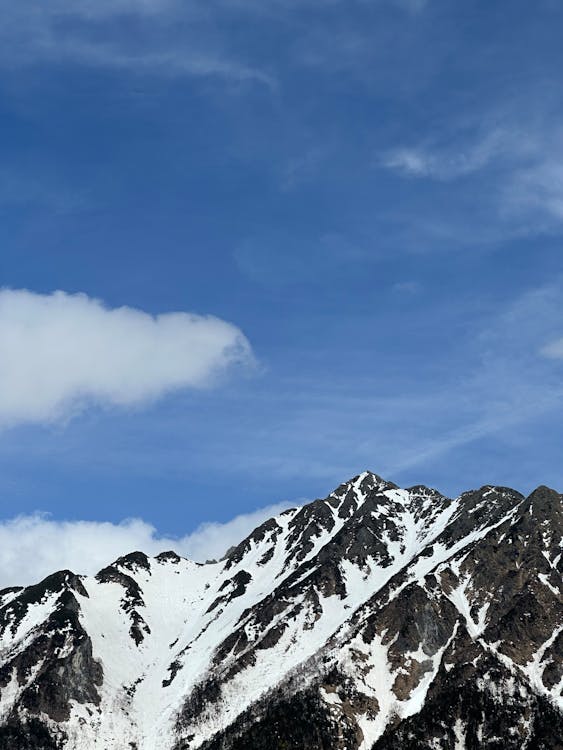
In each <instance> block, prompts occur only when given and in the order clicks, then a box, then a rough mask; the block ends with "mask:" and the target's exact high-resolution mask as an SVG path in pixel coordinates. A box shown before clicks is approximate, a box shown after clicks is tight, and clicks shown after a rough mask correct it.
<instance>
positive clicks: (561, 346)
mask: <svg viewBox="0 0 563 750" xmlns="http://www.w3.org/2000/svg"><path fill="white" fill-rule="evenodd" d="M540 353H541V354H543V356H544V357H547V358H548V359H563V339H562V338H560V339H556V340H555V341H551V342H550V343H549V344H546V346H544V347H543V348H542V349H540Z"/></svg>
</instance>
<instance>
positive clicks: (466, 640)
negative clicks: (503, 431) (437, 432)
mask: <svg viewBox="0 0 563 750" xmlns="http://www.w3.org/2000/svg"><path fill="white" fill-rule="evenodd" d="M562 537H563V502H562V496H561V495H560V494H558V493H557V492H555V491H554V490H551V489H548V488H547V487H539V488H538V489H537V490H535V491H534V492H533V493H532V494H531V495H530V496H529V497H527V498H525V497H523V496H522V495H521V494H520V493H518V492H516V491H514V490H511V489H508V488H505V487H494V486H486V487H482V488H481V489H479V490H475V491H471V492H466V493H464V494H462V495H461V496H460V497H458V498H457V499H455V500H451V499H448V498H446V497H444V496H442V495H441V494H440V493H439V492H437V491H436V490H433V489H429V488H427V487H422V486H417V487H411V488H409V489H399V488H398V487H397V486H396V485H394V484H392V483H390V482H386V481H385V480H383V479H381V477H378V476H377V475H375V474H372V473H370V472H365V473H363V474H360V475H359V476H357V477H355V478H353V479H352V480H350V481H348V482H346V483H344V484H342V485H341V486H340V487H338V488H337V489H336V490H335V491H334V492H333V493H331V494H330V495H329V496H328V497H327V498H325V499H324V500H316V501H314V502H312V503H310V504H308V505H305V506H303V507H302V508H295V509H292V510H288V511H286V512H285V513H282V514H281V515H280V516H277V517H276V518H272V519H270V520H269V521H266V523H263V524H262V525H261V526H259V527H258V528H257V529H255V530H254V531H253V532H252V534H251V535H250V536H249V537H247V538H246V539H244V540H243V541H241V543H240V544H239V545H238V546H236V547H234V548H232V549H231V550H229V552H228V553H227V555H226V557H225V559H223V560H221V561H220V562H211V563H206V564H204V565H201V564H198V563H195V562H191V561H189V560H186V559H184V558H181V557H179V556H178V555H176V554H175V553H174V552H165V553H162V554H160V555H158V556H157V557H155V558H148V557H147V556H146V555H144V554H143V553H142V552H134V553H132V554H130V555H127V556H125V557H122V558H119V559H118V560H116V561H115V562H114V563H112V564H111V565H109V566H108V567H106V568H104V569H103V570H101V571H100V572H99V573H98V574H97V575H96V576H95V577H89V576H80V575H76V574H74V573H72V572H71V571H68V570H64V571H60V572H58V573H54V574H53V575H51V576H49V577H48V578H46V579H45V580H44V581H42V582H41V583H39V584H37V585H35V586H29V587H27V588H11V589H6V590H4V591H1V592H0V750H55V749H60V750H62V749H63V748H64V749H65V750H67V749H72V750H94V749H96V750H195V749H196V748H200V749H201V750H359V749H361V750H399V749H400V750H410V749H413V750H414V749H415V748H416V749H419V748H435V749H437V750H450V749H451V750H464V749H467V750H474V749H476V748H489V749H491V750H497V749H498V750H501V749H502V750H512V749H514V750H521V749H522V748H529V749H530V750H541V749H544V750H548V749H549V750H563V584H562V573H563V555H562V552H563V550H562V545H563V542H562Z"/></svg>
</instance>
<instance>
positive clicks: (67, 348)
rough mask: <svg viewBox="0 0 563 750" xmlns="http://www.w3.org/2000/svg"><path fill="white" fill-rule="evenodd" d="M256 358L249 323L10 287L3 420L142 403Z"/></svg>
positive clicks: (5, 311) (3, 315)
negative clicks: (245, 329) (244, 326)
mask: <svg viewBox="0 0 563 750" xmlns="http://www.w3.org/2000/svg"><path fill="white" fill-rule="evenodd" d="M251 361H252V353H251V349H250V345H249V343H248V341H247V340H246V338H245V337H244V335H243V334H242V333H241V331H240V330H239V329H238V328H236V327H235V326H233V325H232V324H231V323H227V322H225V321H223V320H219V319H218V318H213V317H204V316H198V315H194V314H189V313H184V312H177V313H167V314H163V315H158V316H152V315H149V314H147V313H145V312H143V311H141V310H136V309H132V308H128V307H121V308H116V309H109V308H107V307H105V306H104V305H103V304H102V303H101V302H100V301H99V300H96V299H92V298H90V297H88V296H86V295H84V294H66V293H65V292H60V291H59V292H55V293H53V294H50V295H42V294H36V293H33V292H29V291H26V290H11V289H4V290H2V291H0V425H2V426H7V425H9V426H11V425H15V424H19V423H24V422H50V421H55V420H61V419H66V418H68V417H69V416H70V415H72V414H73V413H74V412H76V411H77V410H79V409H81V408H83V407H84V406H85V405H87V404H92V403H93V404H100V405H107V406H120V407H124V406H138V405H140V404H144V403H146V402H147V401H150V400H153V399H156V398H158V397H160V396H162V395H163V394H165V393H167V392H169V391H173V390H178V389H182V388H189V387H192V388H194V387H196V388H201V387H204V386H207V385H209V384H210V383H212V382H213V380H214V379H215V378H216V377H217V375H218V374H219V373H221V372H223V371H224V370H225V369H226V368H228V367H230V366H231V365H234V364H249V363H250V362H251Z"/></svg>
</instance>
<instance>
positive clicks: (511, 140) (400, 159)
mask: <svg viewBox="0 0 563 750" xmlns="http://www.w3.org/2000/svg"><path fill="white" fill-rule="evenodd" d="M524 145H525V143H524V142H523V141H522V139H521V138H519V137H518V136H517V135H516V134H514V133H509V132H506V131H504V130H502V129H492V130H490V131H489V132H487V133H485V134H484V135H483V136H482V137H480V138H477V139H476V140H474V141H473V142H471V141H469V142H465V143H464V142H458V143H456V144H455V146H454V147H446V146H440V147H437V148H429V147H423V146H420V147H415V148H410V147H400V148H394V149H391V150H389V151H387V152H386V153H384V154H383V155H382V157H381V164H382V166H384V167H387V168H388V169H391V170H395V171H397V172H400V173H402V174H406V175H410V176H413V177H433V178H435V179H440V180H451V179H455V178H457V177H463V176H464V175H468V174H472V173H473V172H477V171H478V170H480V169H483V168H484V167H486V166H487V165H488V164H489V163H490V162H491V161H493V160H494V159H496V158H498V157H500V156H502V155H504V154H505V153H506V152H507V151H510V152H511V153H512V152H514V151H521V150H522V149H523V148H524Z"/></svg>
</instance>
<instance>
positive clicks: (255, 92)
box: [0, 0, 563, 583]
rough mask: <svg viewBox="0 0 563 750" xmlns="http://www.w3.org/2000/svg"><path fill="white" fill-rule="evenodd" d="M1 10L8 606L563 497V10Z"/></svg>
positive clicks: (241, 0) (1, 2) (147, 6)
mask: <svg viewBox="0 0 563 750" xmlns="http://www.w3.org/2000/svg"><path fill="white" fill-rule="evenodd" d="M0 11H1V13H2V19H3V21H2V25H1V28H0V135H1V137H0V287H1V291H0V538H1V539H2V545H1V548H2V549H3V552H0V561H1V562H2V566H3V569H4V571H5V572H4V577H3V579H2V580H4V581H8V582H10V581H12V579H13V581H14V583H17V582H19V581H20V580H24V579H25V582H27V581H28V579H32V578H33V576H36V575H41V574H43V573H47V572H49V570H50V569H52V568H53V567H57V566H59V567H62V566H63V565H65V566H67V565H68V566H69V567H70V566H73V567H74V568H75V569H78V570H79V572H81V571H82V570H91V569H94V568H95V565H98V563H100V565H101V564H103V563H104V562H105V559H104V558H105V557H108V556H111V555H114V553H115V554H117V553H121V551H123V552H126V551H127V549H128V548H129V547H130V548H135V547H142V548H144V549H146V550H147V551H149V552H154V551H158V548H160V547H161V546H166V547H170V546H174V545H175V546H177V547H178V548H179V549H181V550H182V551H184V552H185V553H186V554H191V555H193V556H195V557H199V558H204V557H205V556H209V557H214V556H216V555H220V548H221V547H225V548H226V547H228V546H229V545H230V544H231V543H233V542H234V541H236V540H237V538H239V537H240V536H242V535H244V533H247V531H250V530H251V528H252V527H253V525H255V524H256V523H257V522H258V521H259V520H261V519H262V518H266V517H268V516H269V515H270V514H271V513H272V512H277V511H279V510H280V508H283V507H289V506H290V505H296V504H301V503H303V502H306V501H307V500H311V499H314V498H315V497H322V496H325V495H326V494H328V492H330V491H331V490H332V489H333V488H334V487H335V486H336V485H338V484H339V483H340V482H342V481H344V480H346V479H348V478H350V477H352V476H354V475H355V474H357V473H359V472H361V471H363V470H364V469H370V470H372V471H375V472H377V473H378V474H380V475H382V476H384V477H385V478H387V479H390V480H392V481H394V482H396V483H397V484H399V485H401V486H409V485H412V484H418V483H424V484H428V485H431V486H434V487H437V488H438V489H440V490H441V491H442V492H444V493H445V494H448V495H456V494H458V493H460V492H461V491H463V490H465V489H468V488H472V487H478V486H481V485H483V484H487V483H494V484H502V485H509V486H512V487H515V488H516V489H519V490H521V491H523V492H529V491H531V490H532V489H533V488H534V487H535V486H537V485H539V484H548V485H550V486H553V487H555V488H558V489H561V488H563V465H562V463H561V460H560V445H561V443H562V440H563V420H562V415H563V315H562V312H563V264H562V239H563V125H562V122H563V119H562V115H563V86H562V85H561V83H562V80H561V79H562V76H561V70H563V48H562V47H561V43H560V40H561V31H562V29H563V6H562V5H561V3H558V2H556V1H555V0H537V2H535V3H533V4H530V3H528V2H523V0H510V2H509V1H508V0H499V2H494V3H491V2H485V0H468V2H465V3H463V4H459V3H452V2H450V0H348V1H347V2H341V1H340V0H324V1H323V2H321V1H320V0H283V2H282V0H261V1H260V2H258V1H257V0H229V2H226V0H205V1H203V0H181V1H180V0H112V1H111V2H110V1H109V0H79V1H77V2H73V3H69V2H63V1H62V0H52V1H51V2H49V3H44V2H41V1H40V0H29V2H26V3H18V4H14V3H10V2H8V0H0ZM22 550H29V553H26V554H24V553H23V552H22ZM32 550H34V551H35V554H34V553H33V552H32ZM2 555H3V556H2ZM31 557H33V559H34V562H33V563H32V562H30V559H29V558H31ZM16 579H17V580H16Z"/></svg>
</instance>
